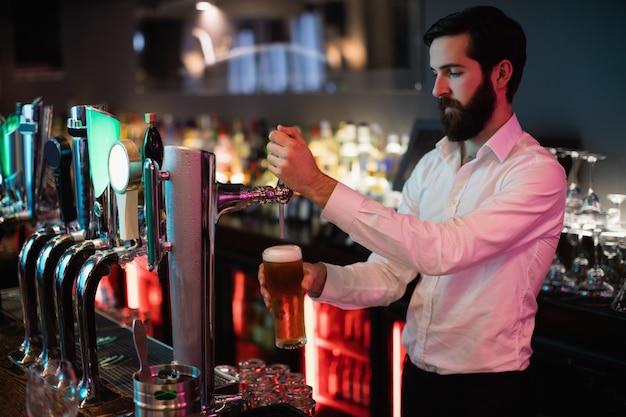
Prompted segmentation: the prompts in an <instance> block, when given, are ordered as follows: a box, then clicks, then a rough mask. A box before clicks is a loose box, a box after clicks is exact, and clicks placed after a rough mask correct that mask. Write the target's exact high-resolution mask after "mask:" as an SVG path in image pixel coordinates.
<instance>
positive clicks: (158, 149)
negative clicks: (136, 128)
mask: <svg viewBox="0 0 626 417" xmlns="http://www.w3.org/2000/svg"><path fill="white" fill-rule="evenodd" d="M145 117H146V119H145V120H146V124H147V125H148V127H147V128H146V133H145V134H144V136H143V157H144V158H150V159H152V160H153V161H154V162H156V163H157V164H159V168H163V140H162V139H161V134H160V133H159V130H158V129H157V128H156V114H155V113H146V115H145Z"/></svg>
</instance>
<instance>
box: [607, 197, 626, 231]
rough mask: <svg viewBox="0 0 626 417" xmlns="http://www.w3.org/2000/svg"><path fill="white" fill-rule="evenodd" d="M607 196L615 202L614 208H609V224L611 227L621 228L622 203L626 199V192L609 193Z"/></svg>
mask: <svg viewBox="0 0 626 417" xmlns="http://www.w3.org/2000/svg"><path fill="white" fill-rule="evenodd" d="M606 198H607V199H608V200H609V201H610V202H611V203H613V204H615V207H614V208H610V209H609V210H608V214H609V218H608V219H607V220H608V223H607V226H608V227H609V228H611V229H614V228H616V227H617V228H618V229H619V228H620V227H621V226H620V222H621V220H622V207H621V206H622V203H623V202H624V200H626V194H607V195H606Z"/></svg>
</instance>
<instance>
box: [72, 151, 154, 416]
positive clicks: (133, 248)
mask: <svg viewBox="0 0 626 417" xmlns="http://www.w3.org/2000/svg"><path fill="white" fill-rule="evenodd" d="M141 173H142V165H141V155H140V154H139V149H138V148H137V146H136V145H135V143H134V142H133V141H131V140H127V139H125V140H120V141H117V142H115V143H114V144H113V145H112V146H111V148H110V152H109V158H108V177H109V182H110V186H111V188H112V189H113V190H114V191H115V195H116V197H117V198H116V200H117V209H118V213H119V216H118V218H119V238H120V240H121V241H122V242H124V245H120V246H116V247H112V248H110V249H106V250H102V251H96V252H95V253H94V254H93V255H92V256H90V257H89V258H88V259H87V260H86V261H85V263H84V264H83V266H82V267H81V268H80V271H79V272H78V278H77V281H76V317H78V330H79V337H80V341H81V344H80V349H81V358H82V369H83V376H82V378H81V381H80V384H79V397H80V403H79V407H80V408H87V407H92V406H95V405H98V404H102V403H105V402H109V401H113V400H115V399H117V398H119V396H120V394H119V393H118V392H115V391H113V390H110V389H107V387H106V386H105V385H104V383H103V382H102V380H101V378H100V375H99V369H98V354H97V350H96V322H95V298H96V290H97V288H98V285H99V283H100V280H101V279H102V277H104V276H106V275H109V274H110V273H111V269H112V267H113V266H114V265H120V266H121V265H124V264H126V263H128V262H131V261H132V260H133V259H134V258H135V257H137V256H142V255H145V253H146V250H145V248H144V247H143V245H142V244H141V239H140V236H139V225H138V208H137V199H138V189H139V185H140V184H141Z"/></svg>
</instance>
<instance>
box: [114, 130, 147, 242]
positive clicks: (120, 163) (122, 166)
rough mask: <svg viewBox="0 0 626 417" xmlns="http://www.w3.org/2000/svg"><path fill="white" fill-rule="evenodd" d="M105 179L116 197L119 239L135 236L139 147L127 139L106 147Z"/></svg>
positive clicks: (137, 230)
mask: <svg viewBox="0 0 626 417" xmlns="http://www.w3.org/2000/svg"><path fill="white" fill-rule="evenodd" d="M108 171H109V181H110V183H111V188H112V189H113V190H114V191H115V194H116V197H117V211H118V218H119V233H120V239H122V240H124V241H129V240H137V239H139V219H138V213H137V206H138V199H139V185H141V176H142V172H143V171H142V164H141V154H140V153H139V148H138V147H137V145H136V144H135V142H133V141H132V140H130V139H122V140H119V141H117V142H114V143H113V145H112V146H111V148H110V150H109V162H108Z"/></svg>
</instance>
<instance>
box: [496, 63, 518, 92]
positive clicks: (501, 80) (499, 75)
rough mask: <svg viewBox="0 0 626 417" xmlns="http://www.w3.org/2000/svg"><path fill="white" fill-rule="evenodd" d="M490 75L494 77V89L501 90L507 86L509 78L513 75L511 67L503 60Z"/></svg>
mask: <svg viewBox="0 0 626 417" xmlns="http://www.w3.org/2000/svg"><path fill="white" fill-rule="evenodd" d="M492 74H493V75H494V80H495V86H496V88H503V87H505V86H506V85H507V83H508V82H509V80H510V79H511V76H512V75H513V65H512V64H511V61H509V60H508V59H503V60H502V61H500V62H499V63H498V64H497V65H496V66H495V67H494V68H493V72H492Z"/></svg>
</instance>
